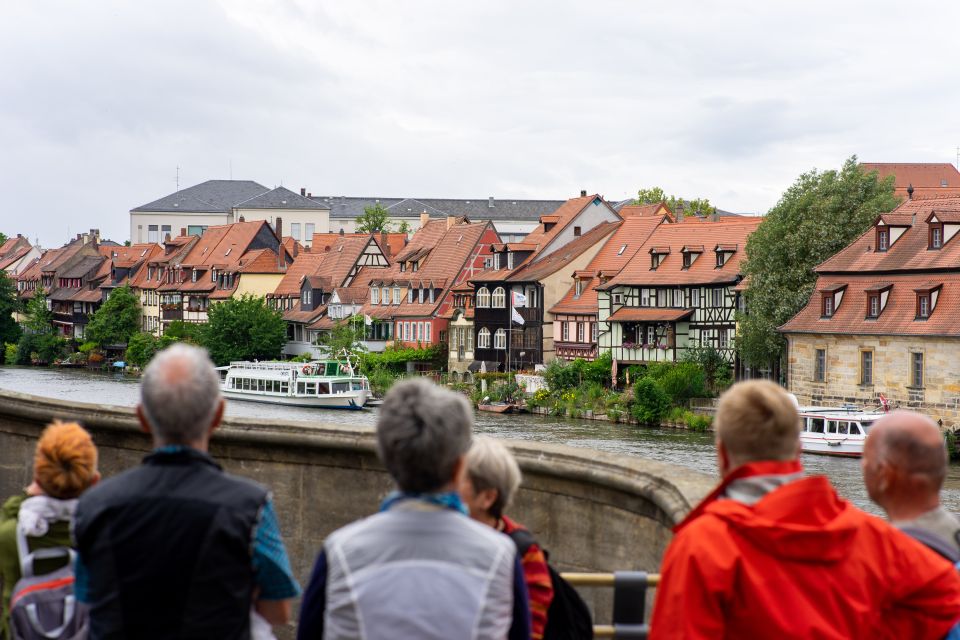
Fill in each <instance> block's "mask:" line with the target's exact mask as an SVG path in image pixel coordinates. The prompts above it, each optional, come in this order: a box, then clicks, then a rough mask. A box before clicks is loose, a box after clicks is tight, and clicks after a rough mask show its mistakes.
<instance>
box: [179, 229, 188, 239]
mask: <svg viewBox="0 0 960 640" xmlns="http://www.w3.org/2000/svg"><path fill="white" fill-rule="evenodd" d="M185 235H187V228H186V227H180V236H181V237H182V236H185Z"/></svg>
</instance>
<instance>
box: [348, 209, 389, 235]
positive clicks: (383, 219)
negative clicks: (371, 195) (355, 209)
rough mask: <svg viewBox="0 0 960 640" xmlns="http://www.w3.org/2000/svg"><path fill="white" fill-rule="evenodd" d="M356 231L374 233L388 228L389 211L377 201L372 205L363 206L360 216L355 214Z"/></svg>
mask: <svg viewBox="0 0 960 640" xmlns="http://www.w3.org/2000/svg"><path fill="white" fill-rule="evenodd" d="M356 223H357V233H374V232H377V231H389V230H390V212H389V211H387V210H386V209H384V208H383V206H382V205H381V204H380V203H379V202H378V203H377V204H375V205H373V206H372V207H365V208H364V210H363V215H362V216H357V218H356Z"/></svg>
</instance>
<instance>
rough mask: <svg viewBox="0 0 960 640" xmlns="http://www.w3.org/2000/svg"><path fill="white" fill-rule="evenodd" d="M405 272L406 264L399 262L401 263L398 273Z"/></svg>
mask: <svg viewBox="0 0 960 640" xmlns="http://www.w3.org/2000/svg"><path fill="white" fill-rule="evenodd" d="M406 271H407V263H406V262H401V263H400V273H406Z"/></svg>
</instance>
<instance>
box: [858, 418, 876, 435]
mask: <svg viewBox="0 0 960 640" xmlns="http://www.w3.org/2000/svg"><path fill="white" fill-rule="evenodd" d="M872 424H873V421H872V420H871V421H870V422H861V423H860V429H862V430H863V432H864V433H870V425H872Z"/></svg>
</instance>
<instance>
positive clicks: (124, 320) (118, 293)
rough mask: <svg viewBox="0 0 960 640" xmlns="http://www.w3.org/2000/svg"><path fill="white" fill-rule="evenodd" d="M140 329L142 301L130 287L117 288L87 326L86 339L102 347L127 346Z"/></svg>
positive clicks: (91, 317)
mask: <svg viewBox="0 0 960 640" xmlns="http://www.w3.org/2000/svg"><path fill="white" fill-rule="evenodd" d="M139 329H140V301H139V300H137V296H136V295H135V294H134V293H133V291H132V290H131V289H130V287H129V286H127V285H124V286H122V287H117V288H116V289H114V290H113V291H112V292H111V293H110V297H109V298H107V300H106V302H104V303H103V304H102V305H100V308H99V309H97V310H96V311H95V312H94V313H93V315H92V316H90V322H89V323H88V324H87V332H86V339H87V340H90V341H91V342H96V343H97V344H98V345H100V346H101V347H103V346H106V345H108V344H127V342H129V340H130V337H131V336H132V335H134V334H135V333H137V331H139Z"/></svg>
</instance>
